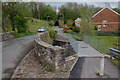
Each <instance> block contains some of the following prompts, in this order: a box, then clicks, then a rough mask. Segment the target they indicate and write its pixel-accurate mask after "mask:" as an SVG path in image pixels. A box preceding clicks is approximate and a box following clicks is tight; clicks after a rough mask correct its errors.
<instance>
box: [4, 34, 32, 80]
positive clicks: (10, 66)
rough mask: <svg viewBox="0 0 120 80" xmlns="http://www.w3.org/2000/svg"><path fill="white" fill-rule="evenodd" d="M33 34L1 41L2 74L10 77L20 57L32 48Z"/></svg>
mask: <svg viewBox="0 0 120 80" xmlns="http://www.w3.org/2000/svg"><path fill="white" fill-rule="evenodd" d="M33 43H34V35H31V36H27V37H22V38H17V39H12V40H8V41H4V42H2V76H3V78H9V77H11V75H12V73H13V72H14V69H15V68H16V66H17V65H18V64H19V62H20V61H21V59H22V58H23V57H24V56H25V55H26V54H27V53H28V52H29V51H30V50H31V49H32V48H33Z"/></svg>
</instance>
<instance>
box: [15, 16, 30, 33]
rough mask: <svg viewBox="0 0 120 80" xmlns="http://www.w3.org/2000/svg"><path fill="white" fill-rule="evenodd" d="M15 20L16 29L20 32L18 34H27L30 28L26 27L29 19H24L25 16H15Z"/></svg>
mask: <svg viewBox="0 0 120 80" xmlns="http://www.w3.org/2000/svg"><path fill="white" fill-rule="evenodd" d="M14 20H15V23H14V25H15V27H16V29H17V31H18V33H21V32H26V31H27V30H28V27H27V26H26V23H27V21H28V19H27V18H24V17H23V16H18V15H17V16H15V17H14Z"/></svg>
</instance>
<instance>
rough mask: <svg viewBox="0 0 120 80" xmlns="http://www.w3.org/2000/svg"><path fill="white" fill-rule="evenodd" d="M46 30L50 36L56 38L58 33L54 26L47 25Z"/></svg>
mask: <svg viewBox="0 0 120 80" xmlns="http://www.w3.org/2000/svg"><path fill="white" fill-rule="evenodd" d="M46 30H47V31H48V33H49V35H50V38H52V39H54V38H55V35H56V32H55V30H54V29H53V28H52V27H47V28H46Z"/></svg>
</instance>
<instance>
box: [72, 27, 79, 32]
mask: <svg viewBox="0 0 120 80" xmlns="http://www.w3.org/2000/svg"><path fill="white" fill-rule="evenodd" d="M72 31H74V32H77V33H78V32H80V28H79V27H73V28H72Z"/></svg>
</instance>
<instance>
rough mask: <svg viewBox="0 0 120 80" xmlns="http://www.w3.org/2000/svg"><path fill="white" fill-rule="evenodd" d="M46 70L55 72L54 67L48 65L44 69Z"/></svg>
mask: <svg viewBox="0 0 120 80" xmlns="http://www.w3.org/2000/svg"><path fill="white" fill-rule="evenodd" d="M44 70H46V71H53V67H52V66H50V65H46V66H45V67H44Z"/></svg>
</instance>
